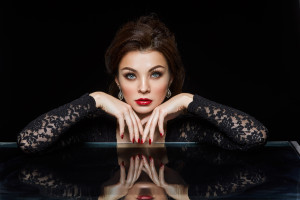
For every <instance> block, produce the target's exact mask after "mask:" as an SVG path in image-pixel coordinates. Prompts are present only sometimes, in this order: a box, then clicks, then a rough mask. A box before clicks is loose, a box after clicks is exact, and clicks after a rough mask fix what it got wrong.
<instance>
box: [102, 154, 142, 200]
mask: <svg viewBox="0 0 300 200" xmlns="http://www.w3.org/2000/svg"><path fill="white" fill-rule="evenodd" d="M142 168H143V160H142V159H140V158H139V155H137V156H135V157H134V156H131V158H130V166H129V169H128V174H127V179H126V180H125V177H126V172H125V166H124V161H122V162H121V164H120V182H119V183H117V184H115V185H109V186H106V187H104V194H103V196H100V197H99V198H98V200H102V199H103V200H104V199H105V200H117V199H120V198H122V197H124V196H125V195H127V193H128V190H129V189H130V188H131V187H132V186H133V184H134V183H135V182H136V180H137V179H138V178H139V177H140V175H141V172H142Z"/></svg>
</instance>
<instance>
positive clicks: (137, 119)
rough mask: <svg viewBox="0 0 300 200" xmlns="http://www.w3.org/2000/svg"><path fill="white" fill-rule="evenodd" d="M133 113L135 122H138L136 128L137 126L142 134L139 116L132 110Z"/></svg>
mask: <svg viewBox="0 0 300 200" xmlns="http://www.w3.org/2000/svg"><path fill="white" fill-rule="evenodd" d="M133 114H134V116H135V119H136V122H137V124H138V128H139V131H140V135H141V136H143V132H144V130H143V125H142V122H141V120H140V118H139V117H138V116H137V115H136V113H135V112H134V111H133Z"/></svg>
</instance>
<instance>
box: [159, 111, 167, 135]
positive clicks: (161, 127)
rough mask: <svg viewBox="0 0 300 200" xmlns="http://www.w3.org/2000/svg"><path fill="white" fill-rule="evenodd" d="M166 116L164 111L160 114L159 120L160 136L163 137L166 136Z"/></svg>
mask: <svg viewBox="0 0 300 200" xmlns="http://www.w3.org/2000/svg"><path fill="white" fill-rule="evenodd" d="M165 117H166V114H165V112H164V111H162V110H161V111H160V114H159V119H158V129H159V134H160V136H161V137H163V136H164V134H165V132H164V120H165Z"/></svg>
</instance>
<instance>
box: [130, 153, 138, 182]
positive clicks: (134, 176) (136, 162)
mask: <svg viewBox="0 0 300 200" xmlns="http://www.w3.org/2000/svg"><path fill="white" fill-rule="evenodd" d="M139 165H140V158H139V155H136V156H135V160H134V174H133V178H132V181H131V185H130V187H131V186H132V185H133V184H134V182H135V180H136V179H137V175H138V170H139Z"/></svg>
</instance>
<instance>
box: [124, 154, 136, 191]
mask: <svg viewBox="0 0 300 200" xmlns="http://www.w3.org/2000/svg"><path fill="white" fill-rule="evenodd" d="M133 173H134V157H133V156H131V157H130V165H129V169H128V174H127V178H126V185H127V186H130V185H131V182H132V178H133Z"/></svg>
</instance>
